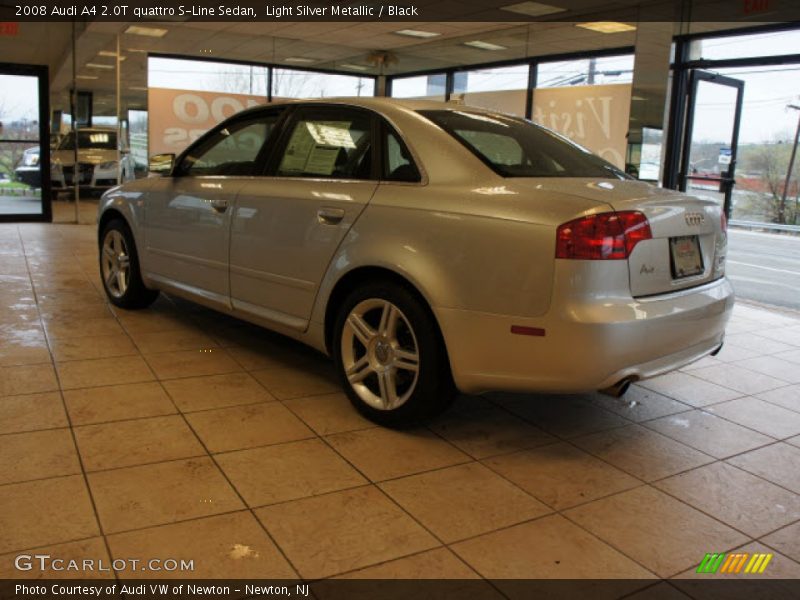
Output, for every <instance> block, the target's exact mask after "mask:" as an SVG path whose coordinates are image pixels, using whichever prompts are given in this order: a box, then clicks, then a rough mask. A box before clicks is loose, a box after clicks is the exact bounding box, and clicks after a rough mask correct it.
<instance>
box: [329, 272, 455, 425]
mask: <svg viewBox="0 0 800 600" xmlns="http://www.w3.org/2000/svg"><path fill="white" fill-rule="evenodd" d="M333 355H334V361H335V363H336V369H337V371H338V374H339V378H340V380H341V382H342V385H343V386H344V388H345V390H346V392H347V395H348V396H349V397H350V400H351V402H352V403H353V404H354V405H355V407H356V408H357V409H358V410H359V411H360V412H361V413H362V414H363V415H365V416H366V417H367V418H369V419H370V420H372V421H374V422H376V423H379V424H381V425H387V426H390V427H403V426H408V425H412V424H414V423H417V422H420V421H422V420H424V419H426V418H429V417H432V416H434V415H436V414H438V413H439V412H441V411H442V410H444V409H445V408H446V407H447V406H448V405H449V404H450V402H451V401H452V399H453V397H454V396H455V386H454V385H453V383H452V376H451V374H450V368H449V363H448V360H447V352H446V350H445V347H444V343H443V341H442V339H441V335H440V334H439V329H438V326H437V324H436V322H435V319H434V317H433V315H432V313H431V312H430V310H429V309H428V307H427V306H426V305H425V304H424V303H423V302H422V301H421V300H420V299H419V298H418V297H417V296H416V295H415V294H413V293H411V292H410V291H409V290H407V289H405V288H404V287H401V286H399V285H396V284H394V283H391V282H385V283H375V284H370V285H367V286H364V287H363V288H360V289H357V290H355V291H354V292H352V293H351V294H350V295H349V296H348V297H347V299H346V300H345V301H344V303H343V304H342V306H341V308H340V310H339V313H338V318H337V320H336V325H335V334H334V339H333Z"/></svg>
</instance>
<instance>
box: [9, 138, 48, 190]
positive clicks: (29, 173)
mask: <svg viewBox="0 0 800 600" xmlns="http://www.w3.org/2000/svg"><path fill="white" fill-rule="evenodd" d="M14 178H15V179H16V180H17V181H19V182H20V183H24V184H25V185H27V186H28V187H32V188H40V187H42V167H41V165H40V164H39V146H35V147H33V148H27V149H26V150H25V151H24V152H23V153H22V158H21V159H20V161H19V163H18V164H17V168H16V169H14Z"/></svg>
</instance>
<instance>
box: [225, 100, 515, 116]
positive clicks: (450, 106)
mask: <svg viewBox="0 0 800 600" xmlns="http://www.w3.org/2000/svg"><path fill="white" fill-rule="evenodd" d="M315 104H319V105H331V104H338V105H342V106H355V107H360V108H367V109H371V110H374V111H377V112H383V111H392V110H398V109H399V110H401V111H405V112H416V111H420V110H458V111H462V112H475V113H483V114H488V115H492V114H495V115H497V114H502V113H500V112H498V111H492V110H487V109H485V108H479V107H476V106H466V105H463V104H457V103H455V102H442V101H438V100H425V99H418V98H386V97H358V96H347V97H334V98H297V99H280V100H276V101H274V102H272V103H270V104H263V105H260V106H256V107H253V108H251V109H249V110H248V111H243V112H250V111H252V112H257V111H259V110H263V109H264V108H269V107H272V106H293V105H302V106H313V105H315ZM240 114H241V113H240Z"/></svg>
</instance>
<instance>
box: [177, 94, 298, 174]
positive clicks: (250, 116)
mask: <svg viewBox="0 0 800 600" xmlns="http://www.w3.org/2000/svg"><path fill="white" fill-rule="evenodd" d="M288 109H289V107H287V106H263V107H261V106H260V107H258V108H252V109H249V110H247V111H243V112H241V113H239V114H236V115H234V116H232V117H230V118H228V119H225V120H224V121H222V122H221V123H218V124H217V125H215V126H214V127H212V128H211V129H209V130H208V131H206V132H205V133H204V134H203V135H201V136H200V137H199V138H198V139H196V140H195V141H194V142H192V143H191V144H190V145H189V146H188V147H187V148H186V149H185V150H184V151H183V152H181V153H180V154H179V155H178V156H177V157H176V158H175V166H174V167H173V169H172V173H170V176H171V177H175V178H178V177H181V178H189V177H191V178H206V177H262V176H263V172H264V165H265V162H266V160H267V157H268V155H269V154H270V152H271V146H274V144H275V140H276V139H277V138H278V136H279V135H280V133H281V131H282V128H283V124H284V122H285V120H286V117H287V113H288V112H289V110H288ZM275 113H277V119H276V120H275V125H274V126H273V128H272V134H270V135H269V136H267V139H266V140H264V143H263V144H262V146H261V148H260V149H259V151H258V153H257V154H256V158H255V160H254V161H253V171H252V173H250V174H249V175H209V174H203V175H192V174H191V173H187V172H185V171H184V168H183V161H184V160H185V159H186V158H187V157H188V156H189V155H190V154H191V152H193V151H194V150H195V149H196V148H200V147H202V146H203V145H204V144H208V143H209V142H211V140H212V139H213V138H214V137H215V136H216V135H217V134H218V133H219V132H220V131H222V130H223V129H225V128H226V127H230V126H231V125H234V124H239V123H241V122H243V121H257V120H259V119H264V118H268V117H270V116H272V115H273V114H275Z"/></svg>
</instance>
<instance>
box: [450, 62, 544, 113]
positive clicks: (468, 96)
mask: <svg viewBox="0 0 800 600" xmlns="http://www.w3.org/2000/svg"><path fill="white" fill-rule="evenodd" d="M528 74H529V67H528V64H527V63H522V64H519V65H513V66H510V67H495V68H490V69H474V70H472V71H464V72H460V73H456V74H455V75H454V78H453V79H454V82H453V83H454V90H453V91H454V94H455V98H456V99H463V101H464V104H467V105H469V106H480V107H482V108H488V109H491V110H497V111H501V112H505V113H510V114H514V115H518V116H520V117H524V116H525V101H526V99H527V89H528Z"/></svg>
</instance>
